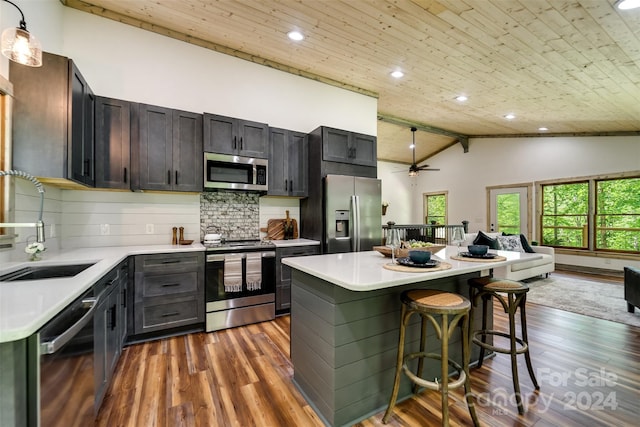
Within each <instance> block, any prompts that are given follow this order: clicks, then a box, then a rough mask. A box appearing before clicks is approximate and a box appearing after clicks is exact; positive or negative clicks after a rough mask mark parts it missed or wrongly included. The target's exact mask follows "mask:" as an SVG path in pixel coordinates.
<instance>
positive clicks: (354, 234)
mask: <svg viewBox="0 0 640 427" xmlns="http://www.w3.org/2000/svg"><path fill="white" fill-rule="evenodd" d="M381 192H382V181H380V180H379V179H375V178H363V177H357V176H346V175H327V176H326V177H325V179H324V204H323V205H324V221H323V223H324V224H325V230H324V247H325V248H326V250H325V253H340V252H359V251H370V250H372V248H373V246H376V245H380V244H381V241H382V226H381V218H382V193H381Z"/></svg>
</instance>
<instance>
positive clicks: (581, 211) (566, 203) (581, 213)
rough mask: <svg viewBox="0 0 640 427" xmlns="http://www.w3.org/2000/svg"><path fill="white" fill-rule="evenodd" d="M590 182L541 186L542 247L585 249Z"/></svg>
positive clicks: (587, 241)
mask: <svg viewBox="0 0 640 427" xmlns="http://www.w3.org/2000/svg"><path fill="white" fill-rule="evenodd" d="M588 226H589V183H588V182H574V183H570V184H558V185H543V186H542V244H543V245H548V246H561V247H565V248H581V249H586V248H587V247H588V246H587V245H588V243H589V239H588V231H589V229H588Z"/></svg>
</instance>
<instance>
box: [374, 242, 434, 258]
mask: <svg viewBox="0 0 640 427" xmlns="http://www.w3.org/2000/svg"><path fill="white" fill-rule="evenodd" d="M445 247H446V246H445V245H432V246H422V247H419V248H404V247H401V248H398V249H396V257H400V258H406V257H408V256H409V251H429V252H431V254H435V253H436V252H438V251H440V250H441V249H443V248H445ZM373 250H374V251H378V252H380V253H381V254H382V255H384V256H386V257H387V258H391V248H389V247H388V246H374V247H373Z"/></svg>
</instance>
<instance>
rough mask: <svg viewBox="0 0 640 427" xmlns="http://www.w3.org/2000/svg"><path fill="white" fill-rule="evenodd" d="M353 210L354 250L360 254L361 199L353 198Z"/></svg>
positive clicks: (354, 196)
mask: <svg viewBox="0 0 640 427" xmlns="http://www.w3.org/2000/svg"><path fill="white" fill-rule="evenodd" d="M351 209H352V212H353V238H354V241H353V242H354V245H353V250H354V251H355V252H360V197H358V196H356V195H353V196H351Z"/></svg>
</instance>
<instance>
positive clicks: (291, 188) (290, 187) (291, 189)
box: [289, 180, 293, 191]
mask: <svg viewBox="0 0 640 427" xmlns="http://www.w3.org/2000/svg"><path fill="white" fill-rule="evenodd" d="M289 190H290V191H293V180H291V184H290V185H289Z"/></svg>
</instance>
